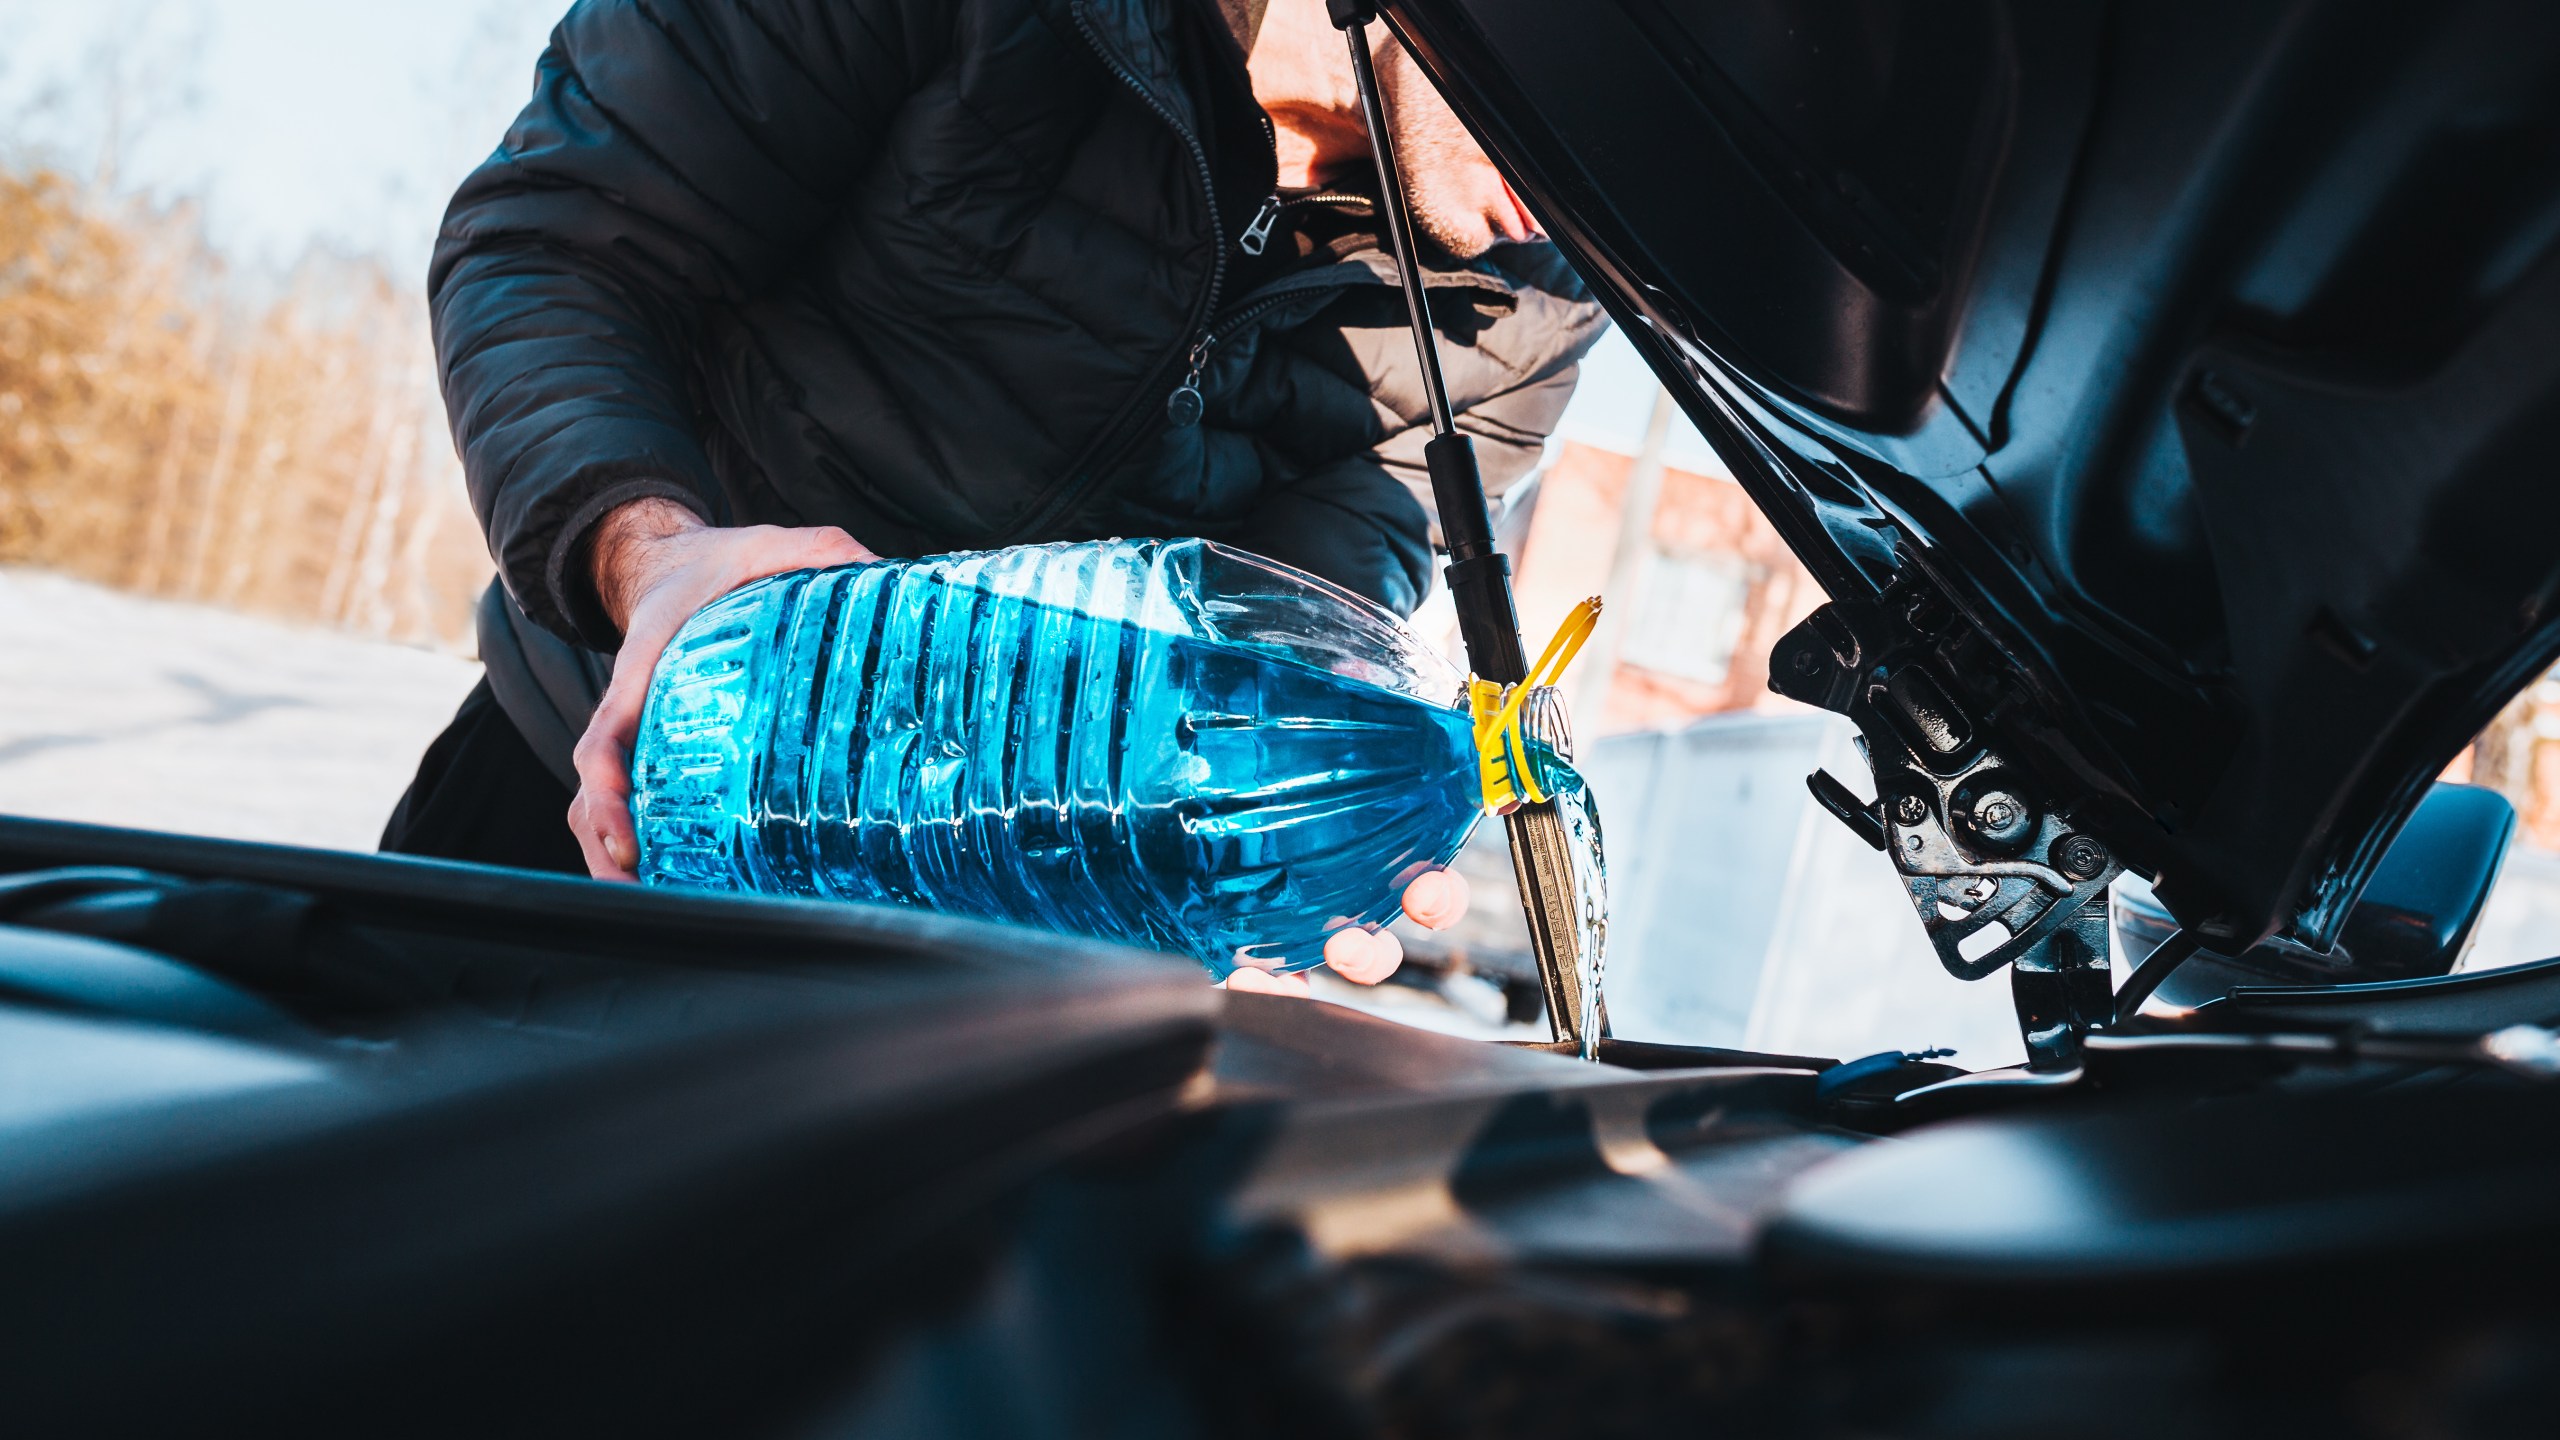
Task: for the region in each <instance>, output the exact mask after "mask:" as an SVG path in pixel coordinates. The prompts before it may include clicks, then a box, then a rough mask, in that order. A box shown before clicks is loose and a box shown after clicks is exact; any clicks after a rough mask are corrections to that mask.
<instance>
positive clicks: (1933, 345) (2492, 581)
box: [1389, 0, 2560, 946]
mask: <svg viewBox="0 0 2560 1440" xmlns="http://www.w3.org/2000/svg"><path fill="white" fill-rule="evenodd" d="M1389 19H1390V21H1391V23H1392V24H1393V25H1394V26H1395V28H1396V29H1397V30H1398V32H1399V33H1400V34H1401V35H1403V36H1404V37H1405V39H1406V40H1407V41H1408V43H1410V44H1412V45H1413V46H1414V48H1415V49H1416V51H1417V53H1418V54H1419V55H1420V56H1421V57H1422V61H1423V64H1424V65H1425V67H1426V68H1427V69H1428V70H1429V71H1430V72H1431V74H1432V76H1433V78H1434V79H1435V80H1436V81H1437V82H1438V83H1439V84H1440V86H1441V88H1442V90H1443V91H1444V93H1446V94H1447V95H1448V96H1449V98H1450V100H1451V102H1452V103H1453V104H1454V105H1455V106H1456V108H1457V109H1458V110H1459V112H1460V114H1461V115H1462V116H1464V117H1465V119H1466V120H1467V122H1468V123H1469V125H1470V126H1471V127H1472V128H1473V129H1474V130H1475V132H1476V133H1477V135H1478V137H1479V138H1480V139H1481V140H1482V141H1484V143H1485V144H1486V146H1487V148H1488V149H1489V150H1490V151H1491V152H1492V153H1493V154H1494V155H1495V156H1496V158H1497V160H1498V161H1499V162H1500V163H1501V164H1502V165H1503V168H1504V169H1505V170H1506V171H1508V172H1509V173H1510V175H1511V176H1512V178H1513V181H1514V183H1515V184H1516V185H1517V186H1518V187H1519V189H1520V190H1521V192H1522V194H1523V195H1525V196H1526V197H1527V198H1528V199H1529V201H1530V203H1531V205H1532V208H1534V209H1535V210H1536V211H1537V212H1538V213H1539V215H1540V216H1541V217H1542V218H1543V219H1544V220H1545V222H1546V223H1547V224H1548V225H1549V227H1550V229H1551V231H1552V232H1553V233H1554V234H1555V236H1556V238H1557V239H1558V241H1559V242H1560V243H1562V244H1563V245H1564V246H1565V247H1566V249H1567V250H1568V252H1569V253H1571V254H1572V255H1573V256H1574V258H1575V260H1576V262H1577V263H1578V264H1579V265H1580V266H1581V268H1582V270H1583V272H1584V273H1585V274H1586V275H1587V276H1589V277H1590V278H1592V279H1593V280H1594V282H1595V283H1596V284H1597V287H1598V288H1599V289H1600V290H1601V292H1602V295H1603V298H1604V299H1605V300H1606V301H1607V303H1608V304H1609V305H1610V307H1611V309H1612V310H1613V312H1614V313H1615V315H1616V316H1617V318H1618V320H1619V322H1620V324H1621V325H1622V326H1623V327H1624V328H1625V329H1626V331H1627V332H1628V334H1629V335H1630V336H1631V337H1632V338H1633V339H1634V341H1635V343H1636V345H1637V346H1638V348H1639V349H1640V350H1642V351H1643V352H1644V354H1645V355H1646V357H1647V358H1648V360H1649V361H1650V362H1651V363H1652V365H1653V367H1654V369H1655V370H1656V371H1657V372H1658V373H1659V374H1660V375H1661V376H1662V377H1663V379H1664V381H1665V383H1666V384H1668V385H1669V386H1670V387H1671V388H1672V390H1673V393H1674V394H1675V395H1677V396H1678V397H1679V398H1680V400H1681V401H1682V403H1683V404H1684V406H1685V407H1686V408H1687V410H1688V411H1689V413H1690V415H1691V417H1692V418H1693V419H1694V420H1695V421H1696V422H1697V423H1698V425H1699V426H1700V428H1701V429H1702V430H1703V431H1704V432H1705V433H1706V435H1707V436H1708V438H1709V439H1710V440H1711V441H1712V442H1713V443H1714V444H1715V445H1716V447H1717V449H1718V450H1719V452H1720V453H1721V454H1722V455H1723V456H1724V458H1725V459H1726V461H1727V463H1728V464H1730V465H1731V466H1732V467H1733V470H1734V473H1735V476H1736V478H1738V479H1739V480H1740V481H1741V482H1742V483H1743V485H1744V486H1745V487H1746V488H1747V489H1748V490H1749V491H1750V492H1751V494H1752V495H1753V497H1754V498H1755V499H1756V500H1757V501H1758V503H1759V504H1760V506H1761V507H1762V508H1763V509H1764V510H1766V511H1767V512H1768V513H1769V514H1770V516H1771V517H1772V519H1773V520H1774V521H1775V522H1776V523H1777V525H1778V526H1779V528H1780V529H1781V531H1782V532H1783V533H1784V534H1785V535H1786V537H1787V539H1788V541H1789V542H1790V544H1792V545H1793V546H1794V548H1795V550H1796V552H1797V553H1798V554H1799V555H1800V556H1802V557H1803V559H1804V560H1805V562H1806V563H1807V564H1808V565H1809V566H1810V567H1811V568H1812V570H1813V572H1814V573H1815V575H1816V576H1817V577H1819V578H1820V580H1821V581H1822V583H1823V584H1824V585H1825V586H1826V587H1827V588H1828V589H1829V590H1830V591H1831V593H1832V595H1833V596H1834V597H1835V598H1838V599H1841V600H1844V601H1865V600H1868V599H1871V598H1873V597H1875V596H1877V595H1879V594H1881V593H1882V592H1883V591H1884V590H1885V589H1886V588H1887V587H1888V586H1890V585H1895V584H1897V583H1899V584H1900V585H1901V586H1902V587H1904V588H1903V589H1900V590H1897V592H1896V593H1897V595H1902V594H1909V593H1912V592H1913V591H1927V592H1930V593H1931V594H1932V595H1933V596H1934V597H1935V598H1938V599H1942V600H1943V601H1944V602H1945V604H1946V605H1947V606H1949V607H1951V608H1952V610H1953V612H1954V613H1955V614H1956V615H1957V616H1959V617H1960V623H1962V624H1964V625H1966V626H1969V627H1970V628H1971V629H1972V630H1973V631H1975V632H1978V635H1977V638H1978V639H1979V641H1980V642H1983V643H1981V644H1978V645H1974V646H1972V647H1971V649H1972V650H1973V651H1974V652H1977V653H1979V654H1980V655H1982V656H1984V657H1986V658H1985V659H1984V660H1983V662H1982V663H1980V664H1979V665H1976V666H1973V667H1971V668H1970V670H1969V671H1968V673H1965V674H1961V675H1955V676H1951V677H1946V678H1947V679H1948V681H1949V684H1950V686H1951V688H1952V689H1953V690H1954V691H1955V692H1956V693H1955V697H1954V698H1955V700H1956V702H1957V703H1958V704H1959V705H1961V706H1963V707H1965V709H1966V710H1967V711H1969V713H1970V714H1971V715H1972V716H1973V717H1974V718H1975V719H1976V720H1978V722H1979V723H1980V724H1981V725H1982V726H1983V727H1984V728H1985V729H1986V730H1988V731H1989V732H1991V733H1992V734H1993V735H1994V736H1995V737H1996V741H1997V744H1998V745H1999V747H2000V749H2001V752H2002V753H2003V754H2005V755H2007V756H2008V757H2010V759H2011V760H2013V761H2014V762H2016V763H2019V764H2021V765H2024V766H2026V767H2028V768H2029V769H2030V770H2032V771H2033V772H2034V773H2035V774H2036V775H2038V776H2039V777H2040V778H2041V780H2042V783H2043V785H2044V788H2045V790H2046V793H2047V794H2049V795H2052V796H2054V797H2055V798H2056V803H2057V804H2058V805H2060V806H2061V807H2063V808H2064V809H2065V811H2066V812H2067V813H2068V815H2069V818H2070V821H2071V823H2072V824H2073V825H2075V826H2077V827H2079V828H2081V829H2083V830H2086V831H2087V832H2089V833H2092V834H2095V835H2097V836H2099V837H2101V838H2102V839H2104V840H2105V841H2106V842H2107V843H2108V844H2110V845H2112V846H2113V847H2115V850H2116V853H2117V854H2118V855H2120V856H2121V857H2123V858H2124V859H2125V860H2126V861H2127V862H2128V863H2130V864H2132V865H2133V866H2134V867H2135V868H2138V869H2141V870H2144V871H2148V872H2151V873H2153V874H2155V875H2157V876H2158V877H2159V881H2160V884H2159V893H2160V896H2161V899H2162V901H2163V902H2164V903H2165V904H2166V905H2168V906H2169V908H2170V909H2171V910H2172V911H2173V912H2174V913H2175V914H2176V916H2177V917H2178V919H2179V920H2180V921H2181V922H2183V923H2185V924H2187V925H2189V926H2192V927H2196V928H2198V929H2199V930H2200V931H2201V932H2202V933H2204V934H2205V935H2206V936H2207V937H2208V938H2209V939H2210V938H2213V937H2217V936H2220V937H2229V938H2230V939H2232V940H2235V941H2241V942H2245V941H2248V940H2252V939H2255V938H2257V937H2258V936H2261V935H2264V934H2266V933H2269V932H2271V931H2285V932H2289V933H2290V934H2291V935H2292V936H2293V937H2294V938H2296V939H2299V940H2302V941H2304V942H2306V943H2310V944H2313V945H2315V946H2318V945H2325V944H2326V943H2327V941H2328V939H2329V937H2330V936H2331V935H2332V934H2333V933H2334V931H2335V928H2336V926H2337V924H2338V923H2339V921H2340V920H2341V919H2342V918H2343V916H2344V913H2345V911H2346V909H2347V907H2348V905H2349V904H2351V903H2352V901H2353V900H2354V897H2355V894H2356V892H2357V890H2358V889H2359V888H2360V887H2361V885H2362V883H2363V880H2364V878H2365V876H2366V874H2367V873H2368V872H2369V871H2370V869H2371V867H2372V865H2373V863H2374V861H2375V860H2376V859H2377V858H2378V857H2379V855H2380V854H2381V851H2382V849H2383V847H2384V845H2385V844H2386V843H2387V841H2388V840H2389V838H2390V836H2391V834H2392V832H2393V831H2394V830H2395V829H2396V827H2397V825H2398V824H2399V822H2400V820H2401V819H2402V818H2403V817H2405V816H2406V814H2407V813H2408V811H2409V809H2410V808H2411V807H2412V806H2413V805H2414V804H2415V802H2416V800H2417V798H2418V796H2419V795H2420V794H2421V793H2422V792H2423V791H2424V789H2425V787H2426V786H2427V784H2428V783H2429V781H2430V780H2431V779H2432V778H2433V776H2434V775H2435V773H2436V772H2437V771H2438V770H2440V769H2441V767H2442V766H2443V765H2444V764H2445V763H2446V762H2447V761H2448V760H2449V759H2451V758H2452V756H2453V755H2455V754H2456V753H2457V752H2458V751H2459V750H2460V749H2461V747H2462V746H2463V745H2464V744H2465V743H2467V742H2468V740H2469V738H2470V737H2471V736H2472V735H2473V734H2475V733H2476V732H2477V731H2478V729H2479V728H2480V726H2481V725H2482V724H2483V723H2485V722H2486V721H2487V720H2488V718H2489V717H2490V716H2491V715H2492V714H2494V713H2495V711H2496V709H2497V708H2498V706H2499V705H2500V704H2501V703H2502V702H2503V701H2504V699H2505V698H2506V697H2507V696H2509V695H2511V694H2512V693H2514V691H2515V690H2516V689H2518V688H2519V687H2520V686H2521V685H2522V684H2523V683H2524V682H2525V681H2526V680H2528V679H2529V678H2530V677H2531V676H2532V675H2534V674H2535V673H2537V672H2538V671H2539V670H2540V669H2541V668H2542V667H2544V666H2546V665H2548V664H2549V663H2550V662H2551V661H2552V659H2553V657H2554V654H2555V651H2556V650H2560V624H2556V623H2555V620H2560V617H2556V616H2555V605H2554V601H2555V598H2560V484H2554V483H2553V479H2552V476H2551V475H2550V473H2549V472H2550V470H2551V467H2552V464H2553V458H2552V457H2553V456H2554V455H2555V454H2560V266H2556V265H2554V264H2553V263H2552V262H2551V259H2550V254H2551V251H2552V248H2553V240H2554V236H2555V234H2560V73H2556V72H2560V8H2555V7H2551V6H2549V5H2547V4H2540V3H2535V0H2476V3H2445V4H2439V5H2435V6H2430V7H2424V8H2415V7H2383V6H2375V5H2359V4H2326V5H2324V4H2311V3H2292V4H2286V3H2248V0H2238V3H2235V0H2216V3H2211V4H2206V3H2201V0H2197V3H2146V4H2138V5H2136V4H2123V5H2103V4H2097V3H2087V0H2064V3H2014V4H2010V3H1998V0H1969V3H1951V4H1945V5H1933V6H1925V7H1913V6H1906V5H1900V4H1890V3H1864V4H1821V5H1815V4H1789V3H1782V0H1759V3H1750V0H1743V3H1737V0H1583V3H1578V4H1572V5H1559V4H1556V3H1553V0H1399V3H1395V4H1393V5H1391V6H1390V7H1389Z"/></svg>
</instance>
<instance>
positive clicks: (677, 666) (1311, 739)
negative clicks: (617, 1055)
mask: <svg viewBox="0 0 2560 1440" xmlns="http://www.w3.org/2000/svg"><path fill="white" fill-rule="evenodd" d="M1100 578H1101V580H1102V581H1103V582H1104V583H1124V582H1121V581H1120V580H1119V579H1118V577H1115V576H1113V575H1111V574H1104V575H1102V576H1101V577H1100ZM1125 583H1134V582H1125ZM1102 598H1103V599H1104V600H1108V599H1110V598H1111V597H1102ZM1136 612H1137V607H1136V605H1135V604H1134V603H1130V604H1120V605H1117V606H1115V605H1113V604H1109V603H1091V602H1090V599H1089V603H1086V604H1082V605H1079V606H1073V607H1069V606H1057V605H1048V604H1040V603H1035V602H1034V601H1032V600H1029V599H1024V598H1018V597H1016V596H1010V595H1002V594H998V593H995V591H993V590H991V589H988V588H981V587H976V586H970V585H965V584H953V583H950V582H949V581H948V580H947V579H946V578H943V577H942V576H941V575H939V574H937V573H936V572H935V571H934V570H933V569H932V568H931V567H928V566H901V565H896V564H889V565H874V566H860V567H852V568H847V569H840V570H829V571H814V572H802V573H799V574H794V575H788V576H781V577H777V578H775V579H773V580H769V581H765V582H761V583H759V584H757V585H754V586H750V587H748V588H746V589H744V590H741V591H738V592H736V593H735V594H732V595H730V596H728V597H725V598H724V599H722V600H721V601H718V602H716V603H715V604H714V605H713V606H711V607H709V608H707V609H706V610H705V611H704V612H703V614H702V615H700V616H698V617H697V618H696V619H695V620H694V621H693V622H692V623H691V624H689V625H688V626H687V627H686V628H685V630H684V631H683V633H682V634H680V635H679V636H678V638H677V641H676V643H675V644H673V645H671V646H670V647H669V650H668V653H667V656H666V658H665V659H664V660H663V661H662V662H661V664H660V667H659V670H658V673H657V676H656V679H655V681H654V683H653V685H652V688H651V695H650V700H649V704H648V710H647V713H646V714H645V715H644V717H643V721H642V725H641V739H640V744H639V747H638V750H637V753H636V754H635V755H634V780H635V787H634V788H635V801H634V807H633V808H634V817H635V820H636V821H637V823H638V829H639V835H640V842H641V876H642V878H643V879H644V880H645V881H647V882H649V883H651V884H660V885H685V886H698V887H707V888H715V889H729V890H753V891H758V892H763V893H769V894H781V895H797V896H810V897H820V898H831V899H843V900H860V901H876V902H885V903H890V904H897V905H909V906H917V907H921V908H926V909H931V910H936V911H942V912H946V913H954V914H964V915H974V916H979V917H983V918H988V919H999V920H1010V921H1015V922H1020V923H1026V924H1032V925H1038V926H1043V927H1046V928H1051V929H1057V930H1064V931H1068V932H1072V933H1076V934H1082V935H1091V936H1095V937H1098V938H1102V939H1107V940H1117V941H1123V942H1127V943H1131V944H1137V945H1144V946H1148V947H1151V948H1156V949H1162V950H1171V951H1175V952H1178V953H1183V954H1188V955H1191V956H1193V957H1195V958H1197V959H1198V960H1200V961H1201V962H1202V963H1203V964H1204V965H1206V966H1207V967H1208V968H1209V969H1210V971H1211V972H1212V973H1213V974H1214V975H1217V976H1219V977H1221V978H1223V977H1224V976H1225V975H1226V974H1227V973H1228V972H1229V971H1230V970H1231V969H1233V968H1234V966H1235V965H1236V964H1238V963H1239V962H1247V963H1252V964H1255V965H1258V966H1261V967H1263V968H1274V969H1288V970H1296V969H1304V968H1307V967H1309V966H1312V965H1315V964H1317V963H1320V962H1321V960H1322V958H1323V946H1324V941H1325V938H1326V936H1327V935H1329V934H1330V933H1331V932H1332V931H1333V930H1335V929H1338V928H1341V927H1342V926H1343V925H1346V924H1360V925H1366V926H1371V927H1374V926H1377V925H1380V924H1383V923H1385V922H1386V921H1387V920H1389V919H1390V918H1392V917H1393V915H1394V914H1395V912H1396V908H1397V902H1398V897H1399V896H1400V894H1401V891H1402V887H1403V884H1404V882H1405V881H1406V880H1408V879H1410V878H1411V877H1412V876H1413V875H1415V874H1418V873H1420V872H1421V871H1422V870H1424V869H1426V868H1429V867H1431V866H1435V865H1441V864H1446V863H1447V862H1448V861H1449V859H1450V858H1451V857H1452V856H1454V855H1455V854H1456V852H1457V850H1458V847H1459V845H1460V844H1462V843H1463V842H1464V841H1465V839H1466V837H1467V834H1468V832H1469V831H1470V830H1471V829H1472V828H1473V827H1474V825H1475V823H1476V820H1477V817H1478V816H1479V814H1480V813H1481V812H1480V809H1479V804H1478V801H1479V796H1478V794H1477V779H1476V768H1475V758H1474V746H1473V740H1472V735H1471V732H1470V726H1469V722H1468V718H1467V716H1466V714H1465V713H1464V712H1463V711H1461V710H1458V709H1456V708H1454V707H1441V706H1434V705H1431V704H1428V703H1426V702H1424V701H1421V700H1417V699H1415V698H1413V697H1411V696H1408V695H1405V694H1400V693H1398V692H1396V691H1394V690H1390V689H1387V688H1384V687H1382V686H1379V685H1372V684H1368V683H1364V682H1362V681H1359V680H1355V679H1350V678H1346V677H1344V676H1341V675H1337V674H1333V673H1330V672H1328V671H1327V670H1324V669H1320V668H1317V667H1315V666H1311V665H1308V664H1304V663H1300V662H1299V661H1297V660H1294V659H1291V658H1289V657H1288V656H1287V655H1285V654H1281V653H1277V651H1276V650H1275V649H1273V648H1270V647H1265V646H1259V645H1244V644H1235V643H1221V642H1216V641H1210V640H1204V639H1200V638H1196V637H1194V636H1189V635H1182V634H1176V633H1167V632H1164V631H1161V630H1154V629H1148V628H1143V627H1141V626H1139V625H1136V624H1132V623H1130V622H1128V621H1127V620H1125V619H1118V618H1111V617H1112V616H1113V615H1114V614H1115V613H1117V614H1122V615H1125V614H1132V613H1136ZM1546 758H1548V757H1544V756H1542V757H1541V759H1546Z"/></svg>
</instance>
